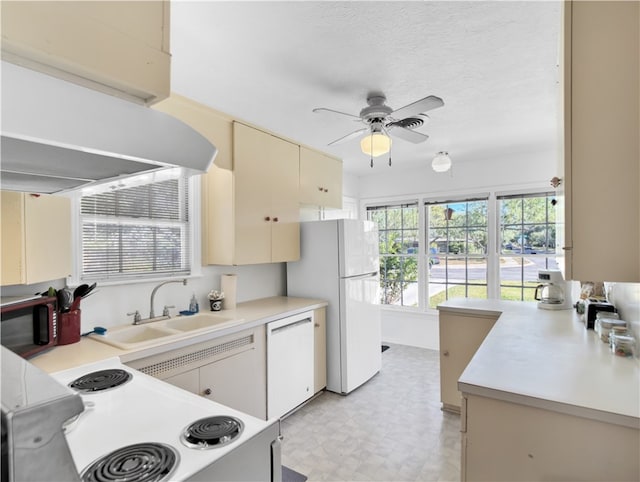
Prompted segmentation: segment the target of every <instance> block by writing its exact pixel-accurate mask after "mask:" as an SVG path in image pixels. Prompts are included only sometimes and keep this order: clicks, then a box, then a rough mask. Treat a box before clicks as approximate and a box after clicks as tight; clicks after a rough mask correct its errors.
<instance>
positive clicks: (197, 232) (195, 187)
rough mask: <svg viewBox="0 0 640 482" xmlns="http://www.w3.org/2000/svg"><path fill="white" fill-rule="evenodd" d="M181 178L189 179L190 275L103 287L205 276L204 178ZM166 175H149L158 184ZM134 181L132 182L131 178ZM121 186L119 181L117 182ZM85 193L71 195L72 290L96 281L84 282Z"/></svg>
mask: <svg viewBox="0 0 640 482" xmlns="http://www.w3.org/2000/svg"><path fill="white" fill-rule="evenodd" d="M181 171H182V173H181V176H185V177H187V180H186V182H187V184H188V197H187V203H188V210H189V213H190V214H189V223H188V228H187V230H188V235H189V236H190V237H191V249H190V253H189V254H188V258H189V265H190V270H189V272H188V274H166V275H165V274H155V275H153V274H152V275H145V274H140V275H137V276H131V277H123V278H116V277H111V278H105V279H102V280H97V282H98V283H99V284H100V285H101V286H118V285H128V284H139V283H150V282H155V281H160V280H163V281H164V280H174V279H175V280H182V279H184V278H197V277H201V276H202V265H201V252H202V250H201V243H200V238H201V232H202V227H201V223H202V220H201V212H202V210H201V206H200V203H201V176H200V175H189V174H187V173H186V171H184V170H181ZM162 172H163V171H157V172H155V173H151V174H147V175H151V176H156V175H158V176H159V180H158V181H162V180H163V179H162V175H161V173H162ZM131 179H133V178H131ZM115 182H120V181H115ZM84 192H85V190H84V189H83V190H78V191H75V192H73V193H69V197H70V199H71V210H72V216H71V221H72V222H71V236H72V242H73V248H74V249H73V252H74V256H73V259H72V264H73V266H72V273H71V276H69V277H67V279H66V282H67V284H68V285H69V286H78V285H80V284H82V283H85V282H87V281H92V282H93V281H96V280H95V279H93V278H87V279H85V278H83V276H82V274H83V272H82V256H83V240H82V212H81V201H82V196H83V193H84Z"/></svg>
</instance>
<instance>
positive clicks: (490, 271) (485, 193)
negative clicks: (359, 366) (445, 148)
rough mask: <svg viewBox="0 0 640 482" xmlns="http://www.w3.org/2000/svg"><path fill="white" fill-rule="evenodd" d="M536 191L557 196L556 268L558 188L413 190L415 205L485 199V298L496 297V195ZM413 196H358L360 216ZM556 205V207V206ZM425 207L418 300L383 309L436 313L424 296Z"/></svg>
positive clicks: (559, 257) (558, 224) (426, 281)
mask: <svg viewBox="0 0 640 482" xmlns="http://www.w3.org/2000/svg"><path fill="white" fill-rule="evenodd" d="M540 193H548V194H549V195H551V196H557V199H558V201H559V202H558V205H557V207H556V221H555V226H556V252H555V253H549V254H548V256H554V257H555V258H556V260H557V262H558V265H559V267H560V269H562V264H563V256H564V253H563V252H562V251H560V250H559V248H558V246H559V245H558V244H557V243H558V242H559V237H558V236H561V235H562V222H563V221H562V214H561V206H562V193H558V192H550V191H549V189H548V187H546V186H545V185H543V184H541V183H532V184H530V185H523V186H515V187H514V188H513V189H511V190H509V191H504V190H501V189H500V188H499V186H493V187H487V188H485V189H479V190H472V189H468V190H466V189H465V190H460V191H452V192H449V193H447V194H446V195H443V194H441V193H440V194H435V195H434V194H426V193H421V194H417V195H416V198H417V200H418V204H419V206H423V205H424V204H425V203H438V202H445V201H460V200H465V199H486V200H487V221H488V230H487V236H488V240H487V258H488V261H487V298H488V299H495V300H500V244H499V243H500V214H499V212H498V204H499V203H498V200H497V198H498V197H504V196H517V195H525V196H527V195H532V196H533V195H537V194H540ZM416 198H409V199H407V198H406V197H404V196H393V195H391V196H380V197H370V198H361V199H360V216H361V218H362V219H368V216H367V208H369V207H376V206H383V205H397V204H405V203H409V202H412V201H414V200H415V199H416ZM558 208H560V209H558ZM426 217H427V216H426V215H425V210H424V209H419V224H420V236H421V242H420V257H419V267H418V269H419V271H418V285H419V300H418V306H417V307H407V306H394V305H386V304H381V306H382V308H383V309H384V310H390V311H393V310H395V311H403V312H407V313H411V312H415V313H427V314H436V313H437V310H436V309H433V308H429V306H428V305H429V299H428V284H429V278H428V273H426V271H427V270H428V263H427V262H425V260H426V259H427V255H426V254H425V252H424V251H425V250H426V247H425V246H424V241H422V240H424V239H426V238H425V234H424V233H425V230H426V229H427V227H426V223H427V222H428V220H427V219H426Z"/></svg>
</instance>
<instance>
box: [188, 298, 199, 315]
mask: <svg viewBox="0 0 640 482" xmlns="http://www.w3.org/2000/svg"><path fill="white" fill-rule="evenodd" d="M189 311H190V312H191V313H197V312H198V311H200V307H199V306H198V300H197V299H196V294H195V293H194V294H193V296H192V297H191V301H190V302H189Z"/></svg>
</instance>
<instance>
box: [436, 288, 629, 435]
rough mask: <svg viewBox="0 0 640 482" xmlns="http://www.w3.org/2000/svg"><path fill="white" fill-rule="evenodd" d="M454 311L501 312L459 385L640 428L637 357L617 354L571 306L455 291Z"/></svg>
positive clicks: (446, 307) (448, 305)
mask: <svg viewBox="0 0 640 482" xmlns="http://www.w3.org/2000/svg"><path fill="white" fill-rule="evenodd" d="M438 309H439V310H441V311H449V312H454V313H456V312H457V313H462V314H464V313H469V312H477V311H480V312H486V313H501V315H500V317H499V319H498V321H497V322H496V324H495V325H494V327H493V328H492V330H491V331H490V332H489V334H488V335H487V337H486V338H485V340H484V342H483V343H482V345H481V346H480V348H479V349H478V351H477V352H476V354H475V355H474V357H473V358H472V360H471V362H470V363H469V365H467V368H466V369H465V371H464V372H463V373H462V375H461V377H460V379H459V380H458V387H459V390H460V391H461V392H463V393H469V394H475V395H481V396H486V397H490V398H496V399H501V400H506V401H511V402H516V403H521V404H525V405H530V406H535V407H538V408H544V409H548V410H553V411H557V412H562V413H568V414H571V415H576V416H581V417H586V418H590V419H595V420H600V421H603V422H607V423H615V424H618V425H624V426H628V427H633V428H640V361H639V360H638V358H633V359H632V358H623V357H618V356H615V355H613V354H612V353H611V351H610V350H609V345H608V344H606V343H603V342H602V341H601V340H600V338H599V337H598V335H597V334H596V333H595V332H594V331H593V330H587V329H585V326H584V323H583V322H582V321H580V319H579V317H578V315H577V314H576V313H575V310H561V311H553V310H542V309H538V308H537V303H526V302H524V303H523V302H509V301H498V300H474V299H465V298H461V299H454V300H449V301H446V302H445V303H443V304H441V305H439V306H438Z"/></svg>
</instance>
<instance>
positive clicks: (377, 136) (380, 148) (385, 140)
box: [360, 132, 391, 157]
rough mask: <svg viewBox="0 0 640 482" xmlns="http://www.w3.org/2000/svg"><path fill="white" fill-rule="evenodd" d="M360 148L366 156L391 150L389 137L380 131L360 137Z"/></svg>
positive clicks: (375, 155) (376, 155)
mask: <svg viewBox="0 0 640 482" xmlns="http://www.w3.org/2000/svg"><path fill="white" fill-rule="evenodd" d="M360 149H362V152H364V153H365V154H366V155H368V156H371V157H378V156H381V155H383V154H386V153H387V152H389V151H390V150H391V138H390V137H389V136H387V135H385V134H384V133H382V132H373V133H371V134H369V135H368V136H365V137H363V138H362V140H361V141H360Z"/></svg>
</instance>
